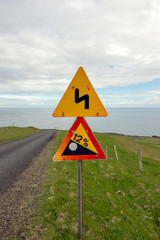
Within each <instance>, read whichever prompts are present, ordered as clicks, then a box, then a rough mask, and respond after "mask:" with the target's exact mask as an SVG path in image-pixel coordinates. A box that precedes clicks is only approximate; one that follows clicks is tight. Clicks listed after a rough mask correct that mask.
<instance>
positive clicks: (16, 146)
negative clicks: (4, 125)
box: [0, 129, 56, 194]
mask: <svg viewBox="0 0 160 240" xmlns="http://www.w3.org/2000/svg"><path fill="white" fill-rule="evenodd" d="M55 135H56V130H50V129H49V130H44V131H42V132H39V133H36V134H34V135H30V136H28V137H25V138H22V139H19V140H15V141H12V142H9V143H4V144H0V194H1V193H3V192H5V190H6V189H7V188H8V187H10V186H11V185H12V183H13V182H14V181H15V180H16V178H17V177H18V176H19V174H20V173H22V172H23V171H24V170H25V169H26V167H28V165H29V164H30V162H31V161H32V159H33V158H34V157H35V156H36V155H37V154H38V153H39V152H41V151H42V149H43V147H44V146H45V145H46V143H47V142H49V141H50V140H51V139H53V138H54V137H55Z"/></svg>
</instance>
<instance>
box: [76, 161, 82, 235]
mask: <svg viewBox="0 0 160 240" xmlns="http://www.w3.org/2000/svg"><path fill="white" fill-rule="evenodd" d="M77 164H78V238H81V237H82V222H83V208H82V207H83V203H82V160H78V161H77Z"/></svg>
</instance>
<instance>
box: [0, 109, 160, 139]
mask: <svg viewBox="0 0 160 240" xmlns="http://www.w3.org/2000/svg"><path fill="white" fill-rule="evenodd" d="M53 111H54V109H52V108H0V127H7V126H17V127H29V126H32V127H36V128H40V129H62V130H69V129H70V128H71V126H72V125H73V123H74V121H75V119H76V118H74V117H64V118H63V117H58V118H55V117H52V113H53ZM107 112H108V116H107V117H85V119H86V121H87V123H88V125H89V126H90V128H91V130H92V131H94V132H104V133H117V134H125V135H134V136H150V137H151V136H160V108H107Z"/></svg>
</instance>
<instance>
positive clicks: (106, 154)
mask: <svg viewBox="0 0 160 240" xmlns="http://www.w3.org/2000/svg"><path fill="white" fill-rule="evenodd" d="M107 154H108V153H107V145H106V159H107Z"/></svg>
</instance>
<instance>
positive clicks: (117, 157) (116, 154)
mask: <svg viewBox="0 0 160 240" xmlns="http://www.w3.org/2000/svg"><path fill="white" fill-rule="evenodd" d="M114 151H115V154H116V159H117V161H118V160H119V159H118V154H117V149H116V145H114Z"/></svg>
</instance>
